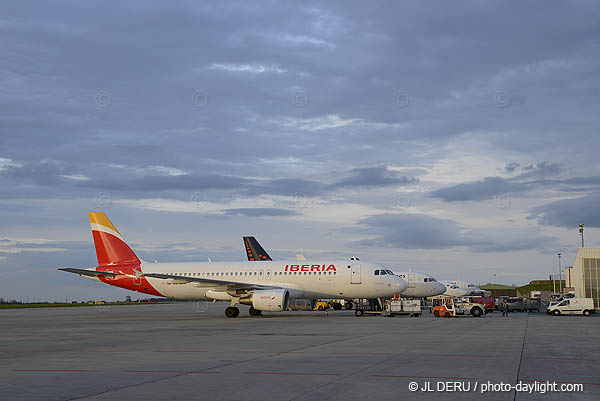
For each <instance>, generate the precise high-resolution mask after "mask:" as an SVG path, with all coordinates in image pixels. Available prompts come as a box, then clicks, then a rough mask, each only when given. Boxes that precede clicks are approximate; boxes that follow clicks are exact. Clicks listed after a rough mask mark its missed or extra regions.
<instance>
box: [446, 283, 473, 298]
mask: <svg viewBox="0 0 600 401" xmlns="http://www.w3.org/2000/svg"><path fill="white" fill-rule="evenodd" d="M442 283H443V284H444V285H445V286H446V292H445V293H444V294H446V295H450V296H454V297H462V296H466V295H477V294H481V293H483V290H482V289H481V288H479V287H477V286H476V285H475V284H472V283H467V282H464V281H459V280H446V281H442Z"/></svg>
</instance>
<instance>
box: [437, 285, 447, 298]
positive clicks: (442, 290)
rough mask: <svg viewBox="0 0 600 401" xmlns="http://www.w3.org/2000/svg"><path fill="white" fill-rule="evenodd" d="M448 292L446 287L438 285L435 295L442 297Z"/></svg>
mask: <svg viewBox="0 0 600 401" xmlns="http://www.w3.org/2000/svg"><path fill="white" fill-rule="evenodd" d="M445 292H446V286H445V285H444V284H442V283H437V285H436V286H435V295H440V294H443V293H445Z"/></svg>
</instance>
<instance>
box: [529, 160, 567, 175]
mask: <svg viewBox="0 0 600 401" xmlns="http://www.w3.org/2000/svg"><path fill="white" fill-rule="evenodd" d="M522 170H523V173H522V174H521V175H520V176H519V178H542V177H550V176H555V175H557V174H559V173H560V172H561V171H562V165H561V164H560V163H556V162H546V161H544V162H540V163H536V164H528V165H524V166H522Z"/></svg>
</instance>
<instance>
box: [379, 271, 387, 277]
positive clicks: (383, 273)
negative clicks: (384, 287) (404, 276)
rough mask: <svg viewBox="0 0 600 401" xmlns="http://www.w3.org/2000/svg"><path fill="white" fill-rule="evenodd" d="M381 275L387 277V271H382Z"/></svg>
mask: <svg viewBox="0 0 600 401" xmlns="http://www.w3.org/2000/svg"><path fill="white" fill-rule="evenodd" d="M379 274H380V275H382V276H383V275H386V274H387V273H386V272H385V270H382V271H381V273H379Z"/></svg>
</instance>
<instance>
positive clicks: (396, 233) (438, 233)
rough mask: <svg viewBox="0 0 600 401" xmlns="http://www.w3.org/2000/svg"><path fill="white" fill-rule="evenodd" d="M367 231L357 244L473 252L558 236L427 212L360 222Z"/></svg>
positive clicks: (529, 245)
mask: <svg viewBox="0 0 600 401" xmlns="http://www.w3.org/2000/svg"><path fill="white" fill-rule="evenodd" d="M359 225H361V226H363V227H366V229H365V230H364V234H366V235H369V236H375V238H374V239H373V238H372V239H365V240H362V241H359V242H357V243H356V244H355V245H358V246H363V247H365V246H383V247H392V248H400V249H445V248H454V247H465V248H467V249H469V250H470V251H471V252H514V251H525V250H532V249H533V250H543V249H547V248H549V247H551V246H556V245H557V244H558V240H557V239H556V238H554V237H551V236H548V235H544V234H542V233H541V232H540V230H538V229H522V228H501V227H493V228H477V229H473V228H467V227H463V226H461V225H460V224H458V223H457V222H455V221H453V220H449V219H440V218H436V217H432V216H428V215H424V214H409V213H402V214H390V213H386V214H380V215H374V216H370V217H368V218H366V219H363V220H361V221H360V222H359Z"/></svg>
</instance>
